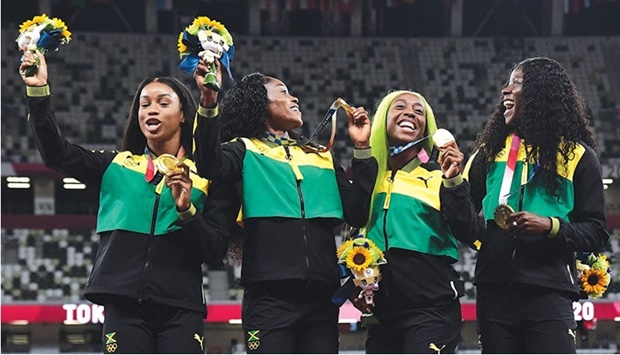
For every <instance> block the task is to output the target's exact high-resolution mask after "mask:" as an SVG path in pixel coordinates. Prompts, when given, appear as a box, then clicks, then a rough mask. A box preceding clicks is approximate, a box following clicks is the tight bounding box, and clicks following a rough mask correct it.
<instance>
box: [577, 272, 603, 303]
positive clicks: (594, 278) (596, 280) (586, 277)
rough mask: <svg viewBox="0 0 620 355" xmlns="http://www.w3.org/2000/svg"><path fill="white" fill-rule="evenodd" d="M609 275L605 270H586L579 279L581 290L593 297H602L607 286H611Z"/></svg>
mask: <svg viewBox="0 0 620 355" xmlns="http://www.w3.org/2000/svg"><path fill="white" fill-rule="evenodd" d="M609 281H610V278H609V274H607V272H606V271H605V270H595V269H590V270H585V271H584V272H583V274H582V275H581V278H580V279H579V282H580V283H581V288H582V289H583V290H584V291H585V292H586V293H587V294H588V295H590V296H591V297H593V298H597V297H601V296H602V295H603V293H604V292H605V290H607V285H609Z"/></svg>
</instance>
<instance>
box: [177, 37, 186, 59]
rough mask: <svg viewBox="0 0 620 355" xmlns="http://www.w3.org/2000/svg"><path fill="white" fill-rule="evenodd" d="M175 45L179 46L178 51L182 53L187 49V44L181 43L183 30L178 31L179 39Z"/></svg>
mask: <svg viewBox="0 0 620 355" xmlns="http://www.w3.org/2000/svg"><path fill="white" fill-rule="evenodd" d="M177 47H178V48H179V53H181V54H183V53H185V51H187V46H186V45H185V43H183V32H181V33H179V40H178V41H177Z"/></svg>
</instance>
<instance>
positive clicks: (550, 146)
mask: <svg viewBox="0 0 620 355" xmlns="http://www.w3.org/2000/svg"><path fill="white" fill-rule="evenodd" d="M518 68H520V69H521V70H522V72H523V91H522V94H521V97H522V100H521V105H522V110H521V117H520V120H519V124H518V127H517V128H516V129H517V131H518V133H519V136H520V137H521V138H523V139H524V141H525V142H526V144H527V145H529V146H531V152H529V153H530V154H534V155H535V156H536V157H537V159H538V163H539V164H540V170H539V172H538V173H537V175H539V179H538V183H540V184H542V186H544V187H545V189H546V190H547V192H548V193H550V194H552V195H555V191H556V189H557V188H558V186H559V182H558V180H557V172H558V170H557V169H558V166H563V167H564V169H566V168H567V164H568V161H569V160H570V159H571V158H572V155H573V150H574V148H575V145H576V143H578V142H579V143H585V144H586V145H588V146H590V147H592V148H593V149H595V148H596V143H595V140H594V137H593V133H592V128H591V127H590V120H589V118H588V114H587V111H586V105H585V102H584V100H583V98H582V96H581V94H580V93H579V91H578V90H577V88H576V87H575V84H574V83H573V81H572V80H571V78H570V77H569V75H568V73H567V72H566V70H565V69H564V68H563V67H562V66H561V65H560V64H559V63H558V62H557V61H555V60H553V59H549V58H545V57H535V58H528V59H526V60H524V61H522V62H520V63H518V64H516V65H515V66H514V67H513V69H512V71H514V70H515V69H518ZM512 71H511V72H512ZM505 110H506V109H505V107H504V105H503V104H502V99H501V97H500V101H499V102H498V104H497V106H496V107H495V110H494V111H493V113H492V114H491V118H490V119H489V121H488V122H487V124H486V125H485V127H484V129H483V131H482V132H481V133H480V134H478V137H477V139H476V141H475V143H474V150H479V153H478V154H481V155H482V157H483V159H476V161H477V162H478V163H479V164H476V165H474V166H472V168H471V173H470V175H473V176H474V177H475V178H477V179H476V180H477V181H484V176H485V175H486V173H487V171H488V168H489V166H490V165H491V163H493V161H494V160H495V158H496V157H497V155H498V153H499V152H500V151H501V150H502V149H503V148H504V145H505V142H506V137H507V136H508V135H509V134H510V133H511V132H512V131H513V130H514V127H510V126H507V125H506V121H505V119H504V111H505ZM558 153H559V154H560V155H561V156H562V157H563V159H562V161H561V162H559V163H560V164H558Z"/></svg>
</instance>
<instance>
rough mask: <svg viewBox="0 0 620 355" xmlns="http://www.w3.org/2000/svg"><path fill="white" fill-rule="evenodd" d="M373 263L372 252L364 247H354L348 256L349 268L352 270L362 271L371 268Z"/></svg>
mask: <svg viewBox="0 0 620 355" xmlns="http://www.w3.org/2000/svg"><path fill="white" fill-rule="evenodd" d="M371 262H372V259H371V257H370V252H369V250H368V249H366V248H364V247H358V246H356V247H353V249H351V251H349V254H348V255H347V267H348V268H349V269H351V270H357V271H362V270H364V269H366V268H367V267H368V266H370V263H371Z"/></svg>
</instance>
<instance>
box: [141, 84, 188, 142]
mask: <svg viewBox="0 0 620 355" xmlns="http://www.w3.org/2000/svg"><path fill="white" fill-rule="evenodd" d="M183 119H184V118H183V112H182V110H181V103H180V100H179V96H178V95H177V94H176V92H175V91H174V90H173V89H172V88H171V87H170V86H168V85H166V84H164V83H161V82H152V83H150V84H148V85H146V86H145V87H144V89H142V92H141V93H140V108H139V109H138V121H139V123H140V130H141V131H142V133H143V134H144V136H145V137H146V140H147V144H148V145H149V147H152V148H153V147H156V146H161V145H162V144H166V143H168V142H175V143H177V142H178V144H180V142H181V123H182V122H183ZM177 148H178V147H177Z"/></svg>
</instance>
